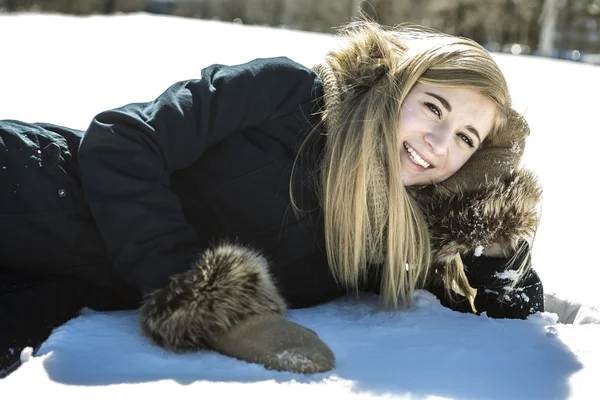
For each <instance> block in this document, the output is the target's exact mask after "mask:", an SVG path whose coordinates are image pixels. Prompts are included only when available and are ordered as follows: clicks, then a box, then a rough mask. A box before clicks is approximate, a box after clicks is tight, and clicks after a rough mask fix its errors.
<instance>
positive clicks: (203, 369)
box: [0, 14, 600, 399]
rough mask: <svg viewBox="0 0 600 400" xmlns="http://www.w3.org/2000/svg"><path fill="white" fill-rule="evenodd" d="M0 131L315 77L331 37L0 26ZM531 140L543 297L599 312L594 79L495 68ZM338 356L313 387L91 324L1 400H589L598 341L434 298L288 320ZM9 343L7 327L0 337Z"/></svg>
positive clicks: (126, 327) (132, 320)
mask: <svg viewBox="0 0 600 400" xmlns="http://www.w3.org/2000/svg"><path fill="white" fill-rule="evenodd" d="M0 38H1V39H0V60H1V61H0V119H21V120H24V121H28V122H35V121H45V122H52V123H56V124H62V125H67V126H72V127H75V128H79V129H85V127H86V126H87V123H88V122H89V121H90V120H91V118H92V117H93V116H94V115H95V114H96V113H97V112H99V111H102V110H104V109H108V108H113V107H117V106H120V105H122V104H125V103H128V102H134V101H147V100H150V99H152V98H154V97H156V96H157V95H158V94H160V93H161V92H162V91H163V90H164V89H165V88H166V87H167V86H169V85H170V84H171V83H173V82H175V81H177V80H181V79H188V78H194V77H198V76H199V72H200V70H201V68H202V67H204V66H206V65H208V64H210V63H213V62H219V63H225V64H228V63H238V62H245V61H248V60H250V59H252V58H255V57H266V56H279V55H287V56H289V57H291V58H293V59H295V60H297V61H299V62H302V63H304V64H306V65H309V66H310V65H313V64H314V63H316V62H317V61H318V60H319V59H320V58H321V57H322V55H323V54H324V53H325V51H326V50H327V48H329V47H330V46H332V45H334V40H333V39H332V38H331V37H329V36H325V35H319V34H310V33H301V32H294V31H286V30H277V29H269V28H260V27H245V26H242V25H235V24H225V23H219V22H207V21H199V20H191V19H183V18H173V17H159V16H150V15H143V14H140V15H133V16H116V17H89V18H80V17H66V16H54V15H29V14H22V15H0ZM495 57H496V59H497V61H498V63H499V65H500V67H501V68H502V69H503V71H504V72H505V74H506V76H507V79H508V81H509V84H510V87H511V90H512V93H513V99H514V103H515V105H516V108H517V109H518V110H519V111H521V112H524V113H525V115H526V117H527V118H528V120H529V122H530V125H531V128H532V135H531V137H530V139H529V142H528V147H527V150H526V154H525V159H524V162H525V164H526V166H527V167H529V168H531V169H533V170H534V171H536V172H537V173H538V175H539V176H540V179H541V181H542V184H543V186H544V203H543V217H542V223H541V226H540V229H539V232H538V235H537V238H536V243H535V245H534V250H533V260H534V266H535V268H536V269H537V271H538V272H539V273H540V275H541V276H542V279H543V281H544V286H545V288H546V290H547V291H552V292H555V293H557V294H558V295H559V296H560V297H562V298H566V299H569V300H571V301H575V302H582V303H585V304H587V305H589V306H596V307H600V290H598V279H597V278H598V269H599V267H600V262H599V261H598V257H597V256H596V254H595V253H594V249H595V248H596V245H597V237H598V234H597V232H598V230H599V229H600V212H598V209H597V208H596V204H597V203H598V201H597V199H596V189H595V188H594V185H595V182H596V180H597V178H598V173H599V172H600V170H599V168H598V166H597V165H598V159H599V157H600V123H599V122H598V105H599V104H600V103H599V101H598V97H597V96H598V94H599V93H600V68H598V67H595V66H591V65H584V64H575V63H569V62H565V61H556V60H544V59H538V58H532V57H516V56H509V55H496V56H495ZM290 318H291V319H293V320H294V321H297V322H299V323H301V324H303V325H305V326H307V327H309V328H311V329H314V330H315V331H317V332H318V334H319V335H320V336H321V337H322V338H323V339H324V340H325V342H327V343H328V344H329V345H330V346H331V348H332V349H333V351H334V352H335V353H336V356H337V367H336V369H334V370H333V371H331V372H329V373H325V374H320V375H315V376H302V375H294V374H289V373H279V372H273V371H266V370H265V369H263V368H262V367H260V366H258V365H252V364H247V363H243V362H241V361H237V360H233V359H230V358H226V357H223V356H220V355H218V354H215V353H211V352H202V353H198V354H189V355H173V354H168V353H166V352H164V351H162V350H160V349H158V348H156V347H154V346H152V345H151V344H149V343H148V342H147V341H146V340H145V339H144V338H142V337H141V336H140V334H139V331H138V328H137V325H136V313H135V312H133V311H132V312H114V313H95V312H93V311H89V312H86V313H85V314H84V315H82V316H81V317H79V318H77V319H74V320H72V321H70V322H69V323H67V324H65V325H64V326H62V327H60V328H58V329H57V330H55V332H54V333H53V335H52V336H51V337H50V338H49V339H48V341H47V342H46V343H45V344H44V346H43V347H42V348H41V350H40V352H39V354H38V355H37V356H36V357H31V358H30V360H29V361H28V362H27V363H25V365H24V366H22V367H21V368H20V369H19V370H18V371H17V372H15V373H14V374H12V375H11V376H9V377H8V378H6V379H4V380H3V381H0V393H2V398H8V397H7V396H6V395H7V394H9V393H12V395H13V396H19V397H24V398H40V397H41V396H44V398H46V397H51V398H54V397H55V396H60V398H61V399H71V398H72V399H79V398H89V399H94V398H102V399H105V398H107V397H111V398H126V397H127V398H135V397H141V396H160V397H165V396H169V397H171V398H177V399H187V398H189V399H197V398H224V399H225V398H234V397H235V398H239V397H240V396H243V397H247V396H248V397H249V398H254V397H259V398H261V399H271V398H278V399H280V398H286V399H288V398H289V399H295V398H302V399H305V398H307V397H312V398H363V399H373V398H416V399H422V398H452V399H567V398H569V399H598V398H600V383H599V382H598V380H597V379H598V376H600V340H599V338H600V325H598V324H588V325H563V324H558V323H556V315H555V314H552V313H544V314H541V315H535V316H532V317H530V318H529V319H528V320H527V321H511V320H493V319H489V318H486V317H477V316H473V315H464V314H459V313H454V312H452V311H450V310H447V309H444V308H443V307H441V306H440V305H439V303H438V302H437V301H436V300H435V298H434V297H433V296H431V295H429V294H427V293H422V292H420V293H418V294H417V305H416V307H415V308H413V309H411V310H409V311H406V312H399V313H395V314H394V313H385V312H381V311H380V310H378V308H377V302H376V299H374V298H372V297H366V298H365V299H362V300H361V301H357V300H340V301H336V302H333V303H331V304H327V305H324V306H321V307H316V308H312V309H306V310H296V311H292V312H291V313H290ZM0 329H10V327H0Z"/></svg>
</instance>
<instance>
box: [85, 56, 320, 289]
mask: <svg viewBox="0 0 600 400" xmlns="http://www.w3.org/2000/svg"><path fill="white" fill-rule="evenodd" d="M314 81H315V74H314V72H313V71H311V70H310V69H307V68H305V67H303V66H301V65H299V64H296V63H294V62H293V61H291V60H289V59H286V58H277V59H259V60H255V61H252V62H250V63H247V64H243V65H238V66H223V65H213V66H210V67H208V68H206V69H204V70H203V71H202V74H201V78H200V79H196V80H189V81H183V82H179V83H176V84H174V85H173V86H171V87H170V88H169V89H167V91H165V92H164V93H163V94H162V95H160V96H159V97H158V98H157V99H156V100H154V101H151V102H149V103H136V104H129V105H126V106H124V107H121V108H118V109H115V110H111V111H106V112H103V113H101V114H99V115H98V116H96V117H95V119H94V120H93V121H92V123H91V125H90V126H89V128H88V129H87V131H86V133H85V135H84V137H83V140H82V142H81V146H80V150H79V165H80V169H81V176H82V185H83V189H84V193H85V196H86V199H87V201H88V203H89V205H90V209H91V212H92V214H93V216H94V219H95V221H96V223H97V225H98V228H99V230H100V233H101V235H102V238H103V241H104V243H105V245H106V250H107V253H108V255H109V257H110V259H111V260H112V262H113V264H114V266H115V267H116V268H117V270H118V271H119V272H120V273H121V274H122V276H123V277H124V278H125V279H126V280H127V281H128V282H129V283H130V284H131V285H133V286H134V287H135V288H137V289H138V290H139V291H140V292H141V293H142V294H145V293H149V292H151V291H153V290H155V289H158V288H161V287H164V286H165V285H166V284H167V283H168V279H169V277H170V276H173V275H174V274H178V273H181V272H183V271H186V270H188V269H189V268H190V265H191V264H192V262H193V261H195V260H197V259H198V257H199V256H200V254H202V253H203V251H204V250H205V249H203V248H200V245H199V243H198V240H197V236H196V233H195V230H194V229H193V228H192V227H191V226H190V225H189V224H188V223H187V222H186V221H185V219H184V216H183V213H182V210H181V207H180V203H179V199H178V198H177V196H176V195H175V194H174V193H173V192H172V191H171V190H169V184H170V175H171V173H173V172H174V171H176V170H178V169H181V168H185V167H187V166H190V165H191V164H193V163H194V162H195V161H197V160H198V159H199V158H200V157H202V154H203V153H204V152H205V151H206V150H207V149H208V148H210V147H211V146H213V145H215V144H216V143H218V142H219V141H221V140H223V139H224V138H226V137H227V136H228V135H231V134H233V133H234V132H236V131H240V130H243V129H244V128H247V127H251V126H256V125H258V124H260V123H261V122H263V121H265V120H267V119H269V118H273V117H277V116H279V115H284V114H286V113H289V112H290V111H292V110H294V109H295V108H296V107H298V105H299V104H300V103H302V102H306V101H309V99H310V96H311V94H312V89H313V85H314Z"/></svg>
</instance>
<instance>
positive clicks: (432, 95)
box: [425, 92, 452, 111]
mask: <svg viewBox="0 0 600 400" xmlns="http://www.w3.org/2000/svg"><path fill="white" fill-rule="evenodd" d="M425 93H426V94H428V95H430V96H431V97H435V98H436V99H438V100H439V102H440V103H442V105H443V106H444V108H445V109H446V110H448V111H452V107H451V106H450V103H448V100H446V99H445V98H443V97H442V96H440V95H439V94H435V93H431V92H425Z"/></svg>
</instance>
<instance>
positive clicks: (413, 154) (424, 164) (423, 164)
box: [404, 143, 431, 168]
mask: <svg viewBox="0 0 600 400" xmlns="http://www.w3.org/2000/svg"><path fill="white" fill-rule="evenodd" d="M404 148H405V149H406V151H408V155H409V157H410V159H411V160H412V161H413V162H414V163H415V164H417V165H420V166H421V167H423V168H429V167H430V166H431V164H429V163H428V162H427V161H425V160H423V159H422V158H421V156H419V155H418V154H417V152H416V151H414V150H413V149H412V147H410V146H409V145H408V143H404Z"/></svg>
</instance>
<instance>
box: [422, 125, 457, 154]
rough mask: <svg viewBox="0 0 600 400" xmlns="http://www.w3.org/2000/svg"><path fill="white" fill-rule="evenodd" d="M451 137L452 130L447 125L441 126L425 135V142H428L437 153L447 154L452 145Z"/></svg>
mask: <svg viewBox="0 0 600 400" xmlns="http://www.w3.org/2000/svg"><path fill="white" fill-rule="evenodd" d="M451 139H452V130H451V129H450V128H449V127H446V126H439V127H437V129H435V130H433V131H431V132H429V133H427V134H426V135H425V137H424V140H425V143H427V145H428V146H429V148H430V149H431V152H432V153H434V154H437V155H443V154H446V152H447V151H448V148H449V147H450V143H451Z"/></svg>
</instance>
